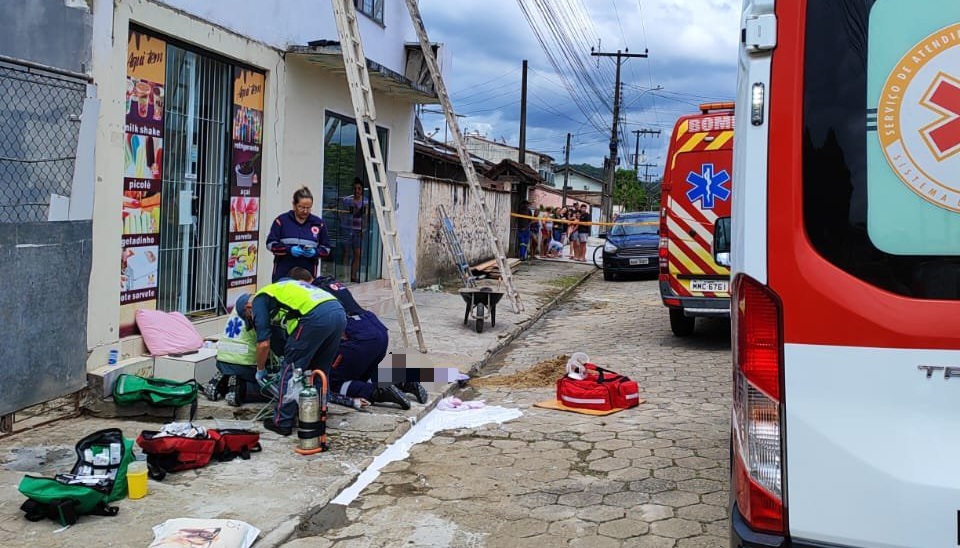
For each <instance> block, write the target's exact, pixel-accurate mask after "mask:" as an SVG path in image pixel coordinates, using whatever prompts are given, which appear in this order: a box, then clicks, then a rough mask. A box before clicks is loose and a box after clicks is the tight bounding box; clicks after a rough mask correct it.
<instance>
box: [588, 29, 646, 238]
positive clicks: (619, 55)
mask: <svg viewBox="0 0 960 548" xmlns="http://www.w3.org/2000/svg"><path fill="white" fill-rule="evenodd" d="M629 52H630V50H629V49H628V50H624V51H621V50H617V52H616V53H602V52H598V51H593V48H590V55H591V56H594V57H616V59H617V78H616V82H615V83H614V85H613V128H612V129H611V130H610V162H609V164H607V166H608V167H607V184H606V185H604V187H605V188H604V190H605V191H604V193H603V202H602V203H603V205H602V206H601V209H602V210H603V218H604V220H609V219H610V214H611V213H612V211H613V185H614V182H615V181H616V177H617V148H618V147H619V138H618V136H617V124H618V123H619V122H620V67H621V66H622V65H623V61H624V60H626V59H629V58H631V57H643V58H645V57H647V51H646V50H645V51H644V52H643V53H629Z"/></svg>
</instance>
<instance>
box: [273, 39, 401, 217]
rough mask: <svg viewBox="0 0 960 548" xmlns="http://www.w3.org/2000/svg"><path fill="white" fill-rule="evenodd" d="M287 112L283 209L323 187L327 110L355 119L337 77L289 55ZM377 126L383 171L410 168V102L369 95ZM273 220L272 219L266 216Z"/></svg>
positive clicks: (342, 82) (340, 77)
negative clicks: (297, 194)
mask: <svg viewBox="0 0 960 548" xmlns="http://www.w3.org/2000/svg"><path fill="white" fill-rule="evenodd" d="M285 67H286V95H285V97H284V102H283V108H285V109H286V117H285V120H286V122H285V124H284V133H285V138H284V144H285V147H284V150H283V154H282V173H281V183H280V186H281V197H282V198H283V200H284V204H285V205H284V207H285V208H287V209H289V208H288V207H286V204H289V202H290V199H291V197H292V196H293V192H294V191H295V190H296V189H297V188H298V187H300V186H301V185H304V184H305V185H308V186H310V187H311V188H312V189H314V194H315V195H316V194H317V192H316V191H317V190H319V189H320V188H321V186H322V184H323V180H322V176H323V128H324V123H325V120H326V115H327V112H328V111H329V112H332V113H334V114H338V115H340V116H344V117H347V118H351V119H352V118H354V115H353V103H351V102H350V95H349V91H348V88H347V80H346V77H344V76H343V75H342V74H331V73H330V72H327V71H325V70H322V69H320V68H319V67H317V66H316V65H313V64H311V63H310V62H309V61H306V60H304V59H303V58H302V57H299V56H296V55H290V56H288V57H287V61H286V63H285ZM374 102H375V103H376V106H377V126H378V127H384V128H386V129H387V130H388V135H389V142H388V144H387V145H388V146H387V170H388V171H394V172H409V171H412V170H413V122H414V112H413V104H412V103H408V102H405V101H398V100H396V99H394V98H393V97H390V96H386V95H383V94H380V93H375V94H374ZM271 218H272V217H271Z"/></svg>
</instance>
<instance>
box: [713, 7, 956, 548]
mask: <svg viewBox="0 0 960 548" xmlns="http://www.w3.org/2000/svg"><path fill="white" fill-rule="evenodd" d="M741 21H742V29H741V32H740V34H739V38H740V41H741V44H740V53H739V82H738V93H737V113H736V116H737V135H736V143H735V146H734V154H735V159H734V175H735V177H736V180H735V181H734V184H735V186H736V193H735V194H734V196H733V225H732V229H733V230H732V248H733V249H732V252H731V257H732V265H731V266H732V267H731V270H732V274H733V287H732V305H733V306H732V311H733V312H732V328H733V366H734V367H733V369H734V375H733V378H734V384H733V411H732V420H731V430H732V439H731V446H732V454H731V472H732V486H731V495H732V500H731V502H732V504H731V518H730V523H731V530H730V537H731V538H730V546H731V547H734V548H741V547H743V548H755V547H773V546H776V547H782V548H813V547H816V548H839V547H844V548H881V547H882V548H906V547H911V548H946V547H950V546H954V547H956V546H958V545H960V464H958V463H960V326H958V318H960V2H957V1H956V0H950V1H946V0H910V1H906V0H902V1H894V0H789V1H787V0H746V1H745V2H744V9H743V16H742V20H741Z"/></svg>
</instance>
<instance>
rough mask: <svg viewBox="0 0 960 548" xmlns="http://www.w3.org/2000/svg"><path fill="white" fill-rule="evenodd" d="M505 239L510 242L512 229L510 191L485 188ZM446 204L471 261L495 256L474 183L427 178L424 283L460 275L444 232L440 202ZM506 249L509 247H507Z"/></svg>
mask: <svg viewBox="0 0 960 548" xmlns="http://www.w3.org/2000/svg"><path fill="white" fill-rule="evenodd" d="M484 199H485V200H486V202H487V206H488V207H489V208H490V214H491V216H492V217H493V219H494V225H495V226H496V229H497V232H498V235H499V236H500V238H501V241H503V242H504V243H506V242H507V237H508V236H509V232H510V193H509V192H501V191H493V190H484ZM439 204H442V205H443V206H444V207H445V208H446V210H447V215H449V216H450V218H451V220H452V221H453V225H454V227H455V230H456V232H457V237H458V238H459V239H460V245H461V246H462V247H463V253H464V256H465V257H466V259H467V261H468V262H469V263H470V264H477V263H480V262H483V261H486V260H489V259H492V258H493V257H494V253H493V250H492V248H491V245H490V241H489V240H487V238H486V233H485V232H484V231H483V225H482V224H481V223H482V219H481V218H480V215H479V209H478V206H477V204H476V202H475V201H474V200H473V197H472V196H471V195H470V187H468V186H467V185H466V184H462V183H456V182H453V181H445V180H439V179H429V178H424V179H422V180H421V184H420V234H419V237H418V241H417V264H416V273H417V274H416V278H417V281H418V283H419V285H420V287H424V286H427V285H431V284H434V283H438V282H439V281H441V280H443V279H450V278H455V277H456V275H457V274H456V267H455V266H454V264H453V259H452V257H451V256H450V252H449V251H448V250H447V247H446V245H445V244H444V241H443V239H442V236H441V233H440V222H439V218H438V217H437V205H439ZM504 251H506V250H504Z"/></svg>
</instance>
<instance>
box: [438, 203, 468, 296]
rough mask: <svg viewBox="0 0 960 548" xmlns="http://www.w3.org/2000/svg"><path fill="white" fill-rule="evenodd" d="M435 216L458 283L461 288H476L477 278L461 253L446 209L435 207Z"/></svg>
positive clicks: (439, 206)
mask: <svg viewBox="0 0 960 548" xmlns="http://www.w3.org/2000/svg"><path fill="white" fill-rule="evenodd" d="M437 216H438V217H440V234H442V235H443V240H444V242H446V244H447V250H448V251H449V252H450V256H451V257H453V263H454V264H455V265H457V272H458V273H459V274H460V281H462V282H463V287H477V278H476V276H474V275H473V274H472V273H471V272H470V264H469V263H468V262H467V257H466V255H465V254H464V253H463V246H461V245H460V239H459V238H457V232H456V230H454V227H453V221H452V220H451V219H450V217H449V216H448V215H447V209H446V208H445V207H443V204H440V205H438V206H437Z"/></svg>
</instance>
